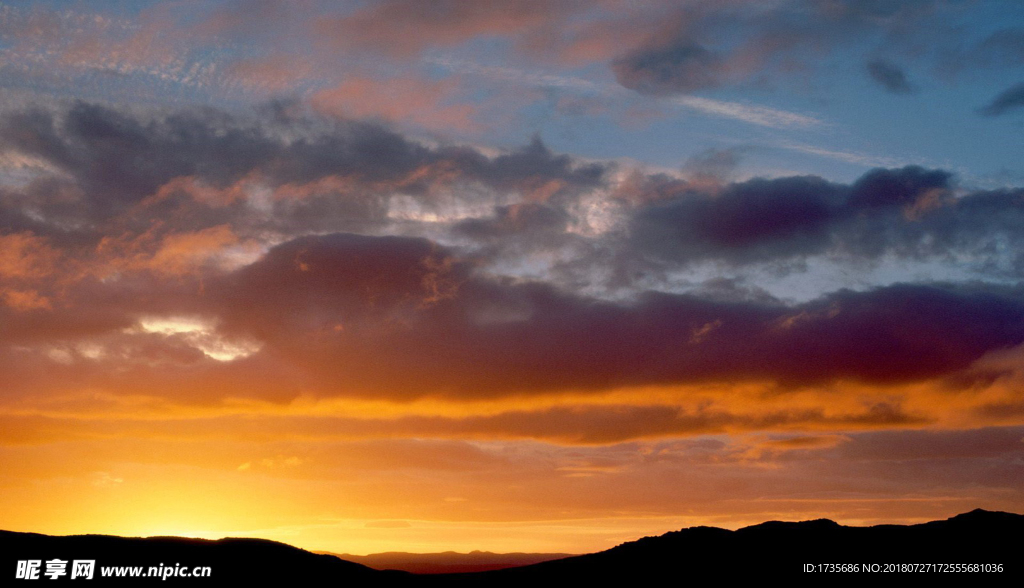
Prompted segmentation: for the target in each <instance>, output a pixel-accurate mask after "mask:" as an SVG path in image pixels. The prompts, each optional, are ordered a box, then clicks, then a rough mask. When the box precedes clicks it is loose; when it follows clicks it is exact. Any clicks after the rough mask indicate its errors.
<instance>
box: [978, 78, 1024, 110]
mask: <svg viewBox="0 0 1024 588" xmlns="http://www.w3.org/2000/svg"><path fill="white" fill-rule="evenodd" d="M1021 107H1024V83H1022V84H1017V85H1016V86H1011V87H1009V88H1007V89H1006V90H1004V91H1003V92H1001V93H1000V94H999V95H998V96H996V97H995V98H993V99H992V101H991V102H989V103H988V104H987V105H986V106H984V107H982V108H980V109H978V113H979V114H981V115H983V116H1002V115H1004V114H1006V113H1007V112H1011V111H1014V110H1016V109H1018V108H1021Z"/></svg>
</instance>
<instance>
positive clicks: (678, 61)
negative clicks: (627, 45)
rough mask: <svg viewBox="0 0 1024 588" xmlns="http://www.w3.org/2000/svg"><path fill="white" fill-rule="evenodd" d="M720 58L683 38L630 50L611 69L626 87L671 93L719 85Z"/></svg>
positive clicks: (643, 91)
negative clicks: (666, 43)
mask: <svg viewBox="0 0 1024 588" xmlns="http://www.w3.org/2000/svg"><path fill="white" fill-rule="evenodd" d="M720 62H721V58H720V57H718V56H716V55H715V54H714V53H712V52H711V51H709V50H707V49H705V48H704V47H702V46H700V45H697V44H694V43H691V42H689V41H686V40H682V41H679V42H676V43H673V44H669V45H667V46H664V47H652V48H645V49H642V50H639V51H636V52H633V53H630V54H628V55H626V56H624V57H622V58H620V59H618V60H616V61H615V62H613V64H612V71H613V72H614V73H615V78H616V79H617V80H618V82H619V83H620V84H622V85H623V86H625V87H626V88H629V89H631V90H636V91H637V92H640V93H642V94H654V95H668V94H677V93H686V92H690V91H693V90H699V89H703V88H708V87H714V86H717V85H718V84H719V83H720V81H719V79H718V77H717V74H716V70H717V69H718V67H719V66H720Z"/></svg>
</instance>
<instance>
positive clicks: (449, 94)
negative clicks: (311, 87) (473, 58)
mask: <svg viewBox="0 0 1024 588" xmlns="http://www.w3.org/2000/svg"><path fill="white" fill-rule="evenodd" d="M458 89H459V84H458V80H456V79H454V78H446V79H443V80H438V81H430V80H423V79H414V78H391V79H386V80H377V79H373V78H367V77H349V78H347V79H346V80H345V81H343V82H342V83H341V84H339V85H337V86H335V87H333V88H328V89H325V90H320V91H318V92H316V93H315V94H313V96H312V97H311V98H310V101H311V104H312V105H313V108H315V109H316V110H317V111H319V112H321V113H323V114H327V115H330V116H337V117H342V118H353V119H355V118H382V119H385V120H388V121H393V122H409V123H413V124H416V125H419V126H422V127H425V128H428V129H435V130H449V131H461V132H468V131H474V130H478V129H479V128H480V123H478V122H477V121H476V119H475V115H476V108H475V107H474V106H473V105H472V104H466V103H462V104H457V103H455V104H453V103H452V102H453V100H454V98H455V97H456V96H457V93H458Z"/></svg>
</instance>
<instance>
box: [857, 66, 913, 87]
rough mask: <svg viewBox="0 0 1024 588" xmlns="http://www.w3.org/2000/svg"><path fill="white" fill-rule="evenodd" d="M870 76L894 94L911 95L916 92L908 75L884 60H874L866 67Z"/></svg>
mask: <svg viewBox="0 0 1024 588" xmlns="http://www.w3.org/2000/svg"><path fill="white" fill-rule="evenodd" d="M865 67H866V68H867V72H868V75H869V76H871V79H872V80H874V81H875V82H876V83H878V85H880V86H882V87H883V88H885V89H886V90H888V91H889V92H892V93H893V94H910V93H912V92H914V91H915V89H914V86H913V85H911V83H910V80H909V79H908V78H907V73H906V72H905V71H903V68H901V67H899V66H898V65H896V64H894V63H891V62H889V61H886V60H884V59H873V60H871V61H869V62H867V64H866V65H865Z"/></svg>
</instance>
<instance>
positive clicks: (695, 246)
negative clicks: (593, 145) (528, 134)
mask: <svg viewBox="0 0 1024 588" xmlns="http://www.w3.org/2000/svg"><path fill="white" fill-rule="evenodd" d="M954 188H955V186H954V184H953V177H952V174H950V173H949V172H946V171H943V170H927V169H924V168H920V167H916V166H909V167H905V168H901V169H876V170H872V171H870V172H868V173H866V174H864V175H863V176H862V177H861V178H859V179H858V180H856V181H855V182H853V183H852V184H849V185H843V184H835V183H830V182H827V181H825V180H823V179H821V178H817V177H813V176H804V177H790V178H777V179H771V180H767V179H753V180H748V181H745V182H739V183H734V184H730V185H727V186H725V187H724V188H723V189H722V190H721V191H720V192H718V193H715V192H709V191H705V190H695V189H689V188H688V187H687V186H685V185H676V186H675V188H674V189H675V191H676V192H675V195H674V196H667V197H666V196H665V194H664V193H661V194H660V196H661V199H660V200H658V201H655V202H652V203H651V204H649V205H646V206H642V207H640V208H638V209H637V210H636V212H635V215H634V217H633V218H632V220H631V232H632V237H631V240H632V244H633V247H635V248H636V250H637V251H639V252H642V253H644V254H645V255H648V256H650V257H652V258H653V259H658V260H663V261H668V262H671V263H679V264H690V263H694V262H699V261H707V260H715V261H725V262H728V263H732V264H746V263H753V262H770V261H778V260H786V259H798V258H804V257H807V256H813V255H823V254H827V255H839V256H848V257H849V258H850V259H851V260H853V261H855V260H872V259H878V258H880V257H881V256H883V255H886V254H892V255H895V256H897V257H902V258H907V259H934V260H946V259H950V258H951V256H953V255H961V256H966V259H968V260H969V261H967V262H966V263H970V264H972V267H973V268H974V269H976V270H978V271H984V272H992V273H996V274H999V273H1003V274H1005V273H1007V272H1009V273H1012V274H1016V273H1018V272H1020V271H1021V270H1024V257H1022V256H1021V255H1020V254H1019V253H1018V245H1024V230H1022V229H1021V226H1024V225H1021V221H1022V220H1024V205H1022V200H1021V191H1020V190H1018V189H1011V190H994V191H978V192H970V193H966V194H962V195H954V191H955V190H954ZM1004 241H1005V242H1008V243H1011V244H1014V245H1013V246H1011V247H1009V248H1005V247H1003V246H1002V245H1001V243H1003V242H1004ZM962 258H963V257H962Z"/></svg>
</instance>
